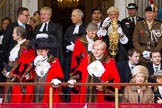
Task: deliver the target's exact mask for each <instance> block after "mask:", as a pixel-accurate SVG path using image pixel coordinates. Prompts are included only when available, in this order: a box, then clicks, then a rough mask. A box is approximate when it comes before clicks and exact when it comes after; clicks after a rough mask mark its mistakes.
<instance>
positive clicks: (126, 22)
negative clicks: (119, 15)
mask: <svg viewBox="0 0 162 108" xmlns="http://www.w3.org/2000/svg"><path fill="white" fill-rule="evenodd" d="M127 9H128V15H129V16H128V17H126V18H124V19H123V20H122V21H121V26H122V29H123V32H124V33H125V35H126V36H127V37H128V39H129V42H128V43H127V44H126V45H125V47H126V49H127V51H128V50H129V49H131V48H134V47H133V43H132V37H133V32H134V28H135V24H136V22H138V21H142V20H143V18H141V17H139V16H137V9H138V7H137V5H136V4H135V3H129V4H128V7H127Z"/></svg>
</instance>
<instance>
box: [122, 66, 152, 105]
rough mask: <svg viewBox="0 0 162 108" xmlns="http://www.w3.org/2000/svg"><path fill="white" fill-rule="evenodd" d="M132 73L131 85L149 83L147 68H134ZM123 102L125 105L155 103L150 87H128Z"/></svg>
mask: <svg viewBox="0 0 162 108" xmlns="http://www.w3.org/2000/svg"><path fill="white" fill-rule="evenodd" d="M131 73H132V79H131V81H130V83H138V84H142V83H148V81H147V79H148V77H149V75H148V69H147V68H146V67H145V66H142V65H138V66H136V67H134V68H133V70H132V72H131ZM122 101H123V102H124V103H153V102H154V93H153V92H152V90H151V88H150V87H148V86H126V87H125V89H124V93H123V97H122Z"/></svg>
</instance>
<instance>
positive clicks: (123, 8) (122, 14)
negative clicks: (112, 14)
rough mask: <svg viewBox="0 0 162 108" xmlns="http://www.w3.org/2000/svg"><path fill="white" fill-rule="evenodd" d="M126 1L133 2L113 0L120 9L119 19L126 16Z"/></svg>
mask: <svg viewBox="0 0 162 108" xmlns="http://www.w3.org/2000/svg"><path fill="white" fill-rule="evenodd" d="M128 3H134V0H114V5H115V6H116V7H118V8H119V11H120V15H119V20H121V19H123V18H125V17H127V16H128V13H127V8H126V7H127V5H128Z"/></svg>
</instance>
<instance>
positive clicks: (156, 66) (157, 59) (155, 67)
mask: <svg viewBox="0 0 162 108" xmlns="http://www.w3.org/2000/svg"><path fill="white" fill-rule="evenodd" d="M150 60H151V63H150V64H148V65H147V68H148V70H149V79H148V81H149V82H150V83H156V80H155V79H153V78H151V77H150V76H151V75H154V74H156V72H157V71H159V70H162V64H161V54H160V52H159V51H157V50H155V51H152V52H151V54H150Z"/></svg>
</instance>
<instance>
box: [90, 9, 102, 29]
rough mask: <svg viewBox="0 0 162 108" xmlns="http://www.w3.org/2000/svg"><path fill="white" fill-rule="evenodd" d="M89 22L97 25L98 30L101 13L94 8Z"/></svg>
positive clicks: (100, 22) (100, 23)
mask: <svg viewBox="0 0 162 108" xmlns="http://www.w3.org/2000/svg"><path fill="white" fill-rule="evenodd" d="M91 22H93V23H95V24H97V27H98V29H99V28H100V27H101V26H102V11H101V8H99V7H96V8H94V9H93V10H92V12H91Z"/></svg>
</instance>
